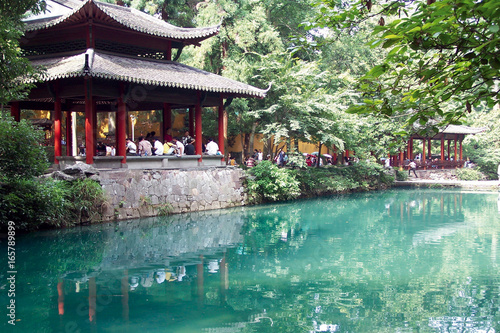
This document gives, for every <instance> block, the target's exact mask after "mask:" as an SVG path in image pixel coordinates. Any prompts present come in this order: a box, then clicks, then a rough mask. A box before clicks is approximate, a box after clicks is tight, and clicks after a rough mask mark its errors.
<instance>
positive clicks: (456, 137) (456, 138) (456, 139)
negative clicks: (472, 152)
mask: <svg viewBox="0 0 500 333" xmlns="http://www.w3.org/2000/svg"><path fill="white" fill-rule="evenodd" d="M457 141H458V134H456V135H455V157H453V160H454V161H456V160H457Z"/></svg>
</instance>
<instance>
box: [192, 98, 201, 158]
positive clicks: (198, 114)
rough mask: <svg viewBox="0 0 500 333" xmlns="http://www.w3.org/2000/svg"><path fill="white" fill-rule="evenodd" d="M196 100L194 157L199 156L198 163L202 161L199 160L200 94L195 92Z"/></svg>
mask: <svg viewBox="0 0 500 333" xmlns="http://www.w3.org/2000/svg"><path fill="white" fill-rule="evenodd" d="M197 95H198V98H197V101H196V106H195V142H194V143H195V144H196V145H195V148H196V155H200V158H199V159H198V162H201V161H202V158H201V154H202V151H201V143H202V141H203V139H202V135H203V134H202V129H201V126H202V125H201V93H200V92H199V91H198V92H197Z"/></svg>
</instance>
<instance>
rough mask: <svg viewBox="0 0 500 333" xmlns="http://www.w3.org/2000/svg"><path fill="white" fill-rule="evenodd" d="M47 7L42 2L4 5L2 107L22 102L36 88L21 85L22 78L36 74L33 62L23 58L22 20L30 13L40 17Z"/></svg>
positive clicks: (0, 17)
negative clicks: (21, 46) (39, 13)
mask: <svg viewBox="0 0 500 333" xmlns="http://www.w3.org/2000/svg"><path fill="white" fill-rule="evenodd" d="M44 7H45V1H38V0H12V1H0V50H1V52H0V54H1V55H2V56H1V57H0V106H1V105H3V104H6V103H7V102H9V101H12V100H20V99H22V98H23V97H24V96H26V94H27V93H28V91H29V88H31V87H32V85H29V84H24V83H22V82H21V81H19V77H26V76H35V74H36V71H35V70H34V69H33V68H32V67H31V65H30V63H29V61H28V60H27V59H25V58H23V57H22V55H21V48H20V47H19V39H20V38H21V36H22V35H23V23H22V22H21V18H22V16H23V15H24V13H25V12H26V11H28V10H31V11H32V12H33V13H38V12H40V11H41V10H43V8H44Z"/></svg>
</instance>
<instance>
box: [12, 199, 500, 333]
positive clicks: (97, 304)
mask: <svg viewBox="0 0 500 333" xmlns="http://www.w3.org/2000/svg"><path fill="white" fill-rule="evenodd" d="M497 197H498V196H497V194H488V193H486V194H479V193H461V192H456V191H433V190H411V191H410V190H398V191H386V192H377V193H367V194H356V195H348V196H340V197H335V198H324V199H317V200H305V201H297V202H293V203H288V204H281V205H265V206H258V207H247V208H243V209H242V208H239V209H233V210H222V211H213V212H205V213H198V214H189V215H177V216H170V217H165V218H155V219H146V220H140V221H132V222H120V223H115V224H107V225H98V226H91V227H86V228H76V229H70V230H65V231H55V232H44V233H38V234H34V235H29V236H26V237H24V238H23V239H21V240H20V243H19V245H18V252H19V254H18V259H19V260H18V261H19V263H20V268H19V272H22V274H20V275H19V281H18V285H19V288H18V289H19V294H18V295H17V296H16V297H17V298H16V299H17V301H18V317H19V318H21V319H22V320H21V321H20V322H19V324H18V326H19V327H22V330H21V331H33V332H34V331H36V332H77V331H81V332H118V331H119V332H142V331H145V330H147V331H148V332H380V331H391V332H415V331H419V332H459V331H463V332H497V331H499V328H500V315H499V313H500V311H499V307H498V304H500V298H499V294H500V279H499V276H500V274H499V273H500V268H499V267H500V265H499V261H498V259H497V255H496V253H497V251H498V248H499V243H498V234H499V232H500V223H499V222H500V217H499V214H498V208H497V203H496V202H497V201H498V198H497ZM4 280H5V279H4Z"/></svg>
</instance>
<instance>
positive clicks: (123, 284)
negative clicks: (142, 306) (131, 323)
mask: <svg viewBox="0 0 500 333" xmlns="http://www.w3.org/2000/svg"><path fill="white" fill-rule="evenodd" d="M128 289H129V284H128V270H124V271H123V277H122V280H121V292H122V318H123V320H125V321H128V320H129V312H130V310H129V304H128Z"/></svg>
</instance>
